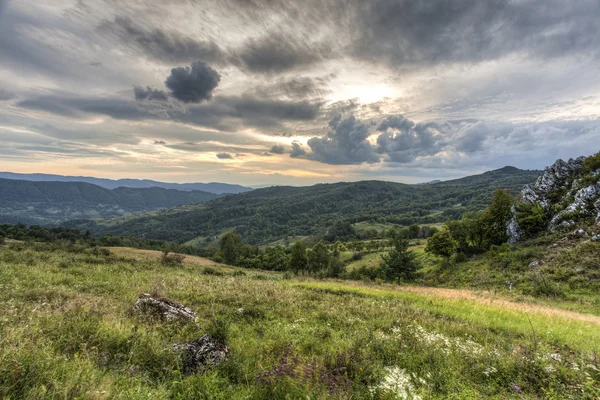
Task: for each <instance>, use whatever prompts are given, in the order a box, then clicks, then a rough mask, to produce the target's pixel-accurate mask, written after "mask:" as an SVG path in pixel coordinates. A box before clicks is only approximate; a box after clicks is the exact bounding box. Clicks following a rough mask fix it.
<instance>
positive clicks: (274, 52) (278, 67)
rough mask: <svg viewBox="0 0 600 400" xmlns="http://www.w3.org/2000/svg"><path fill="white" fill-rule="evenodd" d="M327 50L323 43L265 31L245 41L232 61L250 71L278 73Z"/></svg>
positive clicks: (315, 58) (317, 57) (309, 61)
mask: <svg viewBox="0 0 600 400" xmlns="http://www.w3.org/2000/svg"><path fill="white" fill-rule="evenodd" d="M329 53H331V49H330V48H328V47H327V46H326V45H324V44H321V43H311V42H310V41H309V38H307V37H298V36H297V35H291V34H285V33H281V32H268V33H267V34H265V35H264V36H262V37H260V38H258V39H250V40H249V41H248V42H246V43H245V44H244V46H243V47H242V48H241V49H239V50H238V51H237V54H236V56H234V62H235V63H236V64H238V65H239V66H240V67H242V68H244V69H246V70H248V71H250V72H257V73H280V72H285V71H289V70H293V69H295V68H299V67H305V66H308V65H311V64H314V63H316V62H318V61H320V60H322V59H324V58H325V57H326V56H327V55H328V54H329Z"/></svg>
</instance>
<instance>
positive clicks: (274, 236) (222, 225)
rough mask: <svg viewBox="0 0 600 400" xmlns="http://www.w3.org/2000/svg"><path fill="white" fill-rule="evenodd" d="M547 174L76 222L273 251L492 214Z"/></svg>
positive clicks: (390, 186) (337, 189) (334, 191)
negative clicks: (282, 242) (358, 225)
mask: <svg viewBox="0 0 600 400" xmlns="http://www.w3.org/2000/svg"><path fill="white" fill-rule="evenodd" d="M540 173H541V171H525V170H520V169H517V168H514V167H505V168H502V169H498V170H495V171H490V172H486V173H484V174H481V175H475V176H470V177H466V178H461V179H456V180H451V181H445V182H440V183H433V184H429V185H406V184H401V183H392V182H381V181H362V182H350V183H349V182H341V183H334V184H319V185H314V186H309V187H290V186H274V187H269V188H264V189H256V190H253V191H251V192H248V193H241V194H236V195H230V196H225V197H223V198H219V199H216V200H213V201H210V202H207V203H204V204H199V205H193V206H186V207H179V208H175V209H172V210H165V211H160V212H155V213H149V214H142V215H136V216H133V217H130V218H125V219H113V220H105V221H93V222H85V221H73V223H72V224H71V225H73V226H78V227H80V228H82V229H91V230H92V231H93V232H95V233H97V234H103V233H112V234H119V235H133V236H137V237H145V238H152V239H164V240H171V241H178V242H186V241H190V240H193V239H195V242H196V243H201V242H202V240H203V239H205V238H210V237H214V236H216V235H220V234H222V233H223V232H225V231H228V230H235V231H237V232H239V233H240V234H241V235H242V236H243V237H244V239H245V240H246V241H248V242H250V243H255V244H263V243H269V242H272V241H274V240H278V239H281V238H285V237H287V236H297V235H298V236H307V235H317V234H323V233H324V232H325V231H326V230H327V227H328V226H330V225H331V224H332V223H333V222H334V221H336V220H345V221H349V222H352V223H355V222H360V221H376V222H378V223H391V224H402V225H410V224H413V223H435V222H442V221H445V220H447V219H449V218H456V217H459V216H460V215H461V214H462V213H463V212H464V211H467V210H480V209H483V208H484V207H486V206H487V204H488V203H489V201H490V200H491V197H492V192H493V190H494V189H496V188H506V189H508V190H509V191H510V192H511V193H513V194H517V193H518V192H519V191H520V190H521V188H522V187H523V185H525V184H528V183H531V182H533V181H535V179H536V178H537V177H538V176H539V175H540Z"/></svg>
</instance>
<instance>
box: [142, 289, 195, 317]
mask: <svg viewBox="0 0 600 400" xmlns="http://www.w3.org/2000/svg"><path fill="white" fill-rule="evenodd" d="M133 309H134V310H135V311H138V312H141V313H144V314H150V315H153V316H156V317H159V318H161V319H164V320H167V321H172V320H176V319H183V320H188V321H192V322H193V321H196V313H195V312H194V311H192V310H191V309H190V308H188V307H186V306H184V305H183V304H180V303H176V302H174V301H172V300H169V299H165V298H162V297H154V296H152V295H150V294H148V293H143V294H140V295H139V297H138V299H137V301H136V302H135V304H134V305H133Z"/></svg>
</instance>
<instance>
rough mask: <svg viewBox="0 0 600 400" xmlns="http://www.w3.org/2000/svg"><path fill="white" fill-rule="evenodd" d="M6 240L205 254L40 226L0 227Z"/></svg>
mask: <svg viewBox="0 0 600 400" xmlns="http://www.w3.org/2000/svg"><path fill="white" fill-rule="evenodd" d="M6 239H12V240H19V241H24V242H43V243H58V242H63V243H65V244H79V245H84V246H89V247H98V246H104V247H132V248H137V249H146V250H160V251H165V250H166V251H170V252H177V253H184V254H190V255H201V254H200V253H203V252H202V251H200V250H199V249H197V248H194V247H191V246H184V245H178V244H174V243H168V242H165V241H162V240H152V239H136V238H131V237H120V236H113V235H105V236H102V237H98V238H96V237H94V236H92V234H91V233H90V232H89V231H86V232H82V231H80V230H78V229H73V228H67V227H54V228H46V227H41V226H38V225H29V226H27V225H24V224H17V225H6V224H4V225H0V243H3V242H5V240H6Z"/></svg>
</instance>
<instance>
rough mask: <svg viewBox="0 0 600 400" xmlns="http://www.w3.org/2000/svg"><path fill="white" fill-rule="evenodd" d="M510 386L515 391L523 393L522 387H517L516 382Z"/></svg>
mask: <svg viewBox="0 0 600 400" xmlns="http://www.w3.org/2000/svg"><path fill="white" fill-rule="evenodd" d="M510 385H511V386H512V387H513V389H515V390H516V391H517V392H520V391H521V387H520V386H517V385H515V383H514V382H511V383H510Z"/></svg>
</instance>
